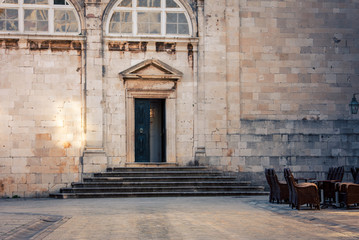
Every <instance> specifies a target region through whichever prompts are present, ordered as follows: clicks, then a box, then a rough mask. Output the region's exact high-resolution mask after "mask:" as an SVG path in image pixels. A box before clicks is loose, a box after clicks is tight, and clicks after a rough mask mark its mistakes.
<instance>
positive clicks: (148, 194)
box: [50, 191, 268, 199]
mask: <svg viewBox="0 0 359 240" xmlns="http://www.w3.org/2000/svg"><path fill="white" fill-rule="evenodd" d="M250 195H268V192H264V191H219V192H216V191H212V192H122V193H113V192H111V193H55V194H50V197H53V198H60V199H67V198H124V197H215V196H250Z"/></svg>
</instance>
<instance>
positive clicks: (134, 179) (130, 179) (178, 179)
mask: <svg viewBox="0 0 359 240" xmlns="http://www.w3.org/2000/svg"><path fill="white" fill-rule="evenodd" d="M235 180H236V178H235V177H231V176H194V177H191V176H173V177H172V176H162V177H91V178H84V179H83V181H84V182H120V181H122V182H166V181H169V182H174V181H175V182H188V181H190V182H197V181H235Z"/></svg>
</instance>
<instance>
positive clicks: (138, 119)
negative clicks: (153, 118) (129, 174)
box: [135, 99, 150, 162]
mask: <svg viewBox="0 0 359 240" xmlns="http://www.w3.org/2000/svg"><path fill="white" fill-rule="evenodd" d="M149 157H150V101H149V100H148V99H135V161H136V162H149V161H150V159H149Z"/></svg>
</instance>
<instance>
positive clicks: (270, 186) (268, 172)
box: [264, 168, 273, 191]
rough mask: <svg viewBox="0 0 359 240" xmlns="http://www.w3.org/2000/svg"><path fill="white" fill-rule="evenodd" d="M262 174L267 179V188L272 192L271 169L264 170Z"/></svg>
mask: <svg viewBox="0 0 359 240" xmlns="http://www.w3.org/2000/svg"><path fill="white" fill-rule="evenodd" d="M264 173H265V175H266V179H267V183H268V185H269V188H270V190H271V191H273V182H272V178H271V176H270V175H271V169H269V168H266V169H264Z"/></svg>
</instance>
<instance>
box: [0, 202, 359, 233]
mask: <svg viewBox="0 0 359 240" xmlns="http://www.w3.org/2000/svg"><path fill="white" fill-rule="evenodd" d="M267 199H268V197H267V196H257V197H210V198H209V197H197V198H194V197H193V198H192V197H188V198H184V197H183V198H117V199H115V198H112V199H69V200H55V199H0V239H47V240H50V239H56V240H58V239H126V240H131V239H144V240H147V239H173V240H177V239H178V240H179V239H184V240H192V239H193V240H194V239H196V240H197V239H201V240H202V239H203V240H208V239H220V240H224V239H236V240H238V239H359V220H358V219H359V208H356V209H355V208H353V209H349V210H347V209H345V208H339V209H335V208H331V207H330V208H326V209H322V210H320V211H318V210H309V209H306V208H305V207H304V209H303V210H301V211H297V210H292V209H291V208H290V207H288V205H287V204H272V203H269V202H268V200H267Z"/></svg>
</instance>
